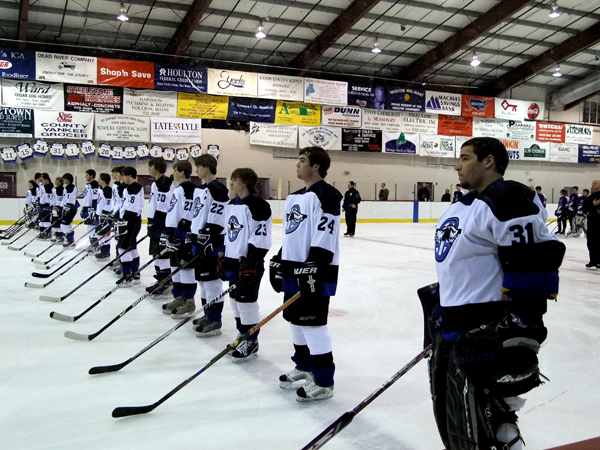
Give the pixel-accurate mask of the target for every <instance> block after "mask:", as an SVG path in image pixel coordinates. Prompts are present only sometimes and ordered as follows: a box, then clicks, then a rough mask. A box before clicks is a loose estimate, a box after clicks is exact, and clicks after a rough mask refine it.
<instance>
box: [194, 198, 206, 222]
mask: <svg viewBox="0 0 600 450" xmlns="http://www.w3.org/2000/svg"><path fill="white" fill-rule="evenodd" d="M202 208H204V203H202V201H201V200H200V197H196V198H195V199H194V217H198V214H200V211H201V210H202Z"/></svg>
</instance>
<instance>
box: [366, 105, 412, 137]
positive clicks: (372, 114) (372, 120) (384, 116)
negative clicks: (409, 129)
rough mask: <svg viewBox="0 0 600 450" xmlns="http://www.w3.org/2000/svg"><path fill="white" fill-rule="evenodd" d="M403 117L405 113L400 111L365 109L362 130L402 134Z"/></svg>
mask: <svg viewBox="0 0 600 450" xmlns="http://www.w3.org/2000/svg"><path fill="white" fill-rule="evenodd" d="M402 116H403V113H401V112H400V111H387V110H383V109H363V110H362V128H363V129H366V130H382V131H390V132H396V131H397V132H400V131H401V130H402Z"/></svg>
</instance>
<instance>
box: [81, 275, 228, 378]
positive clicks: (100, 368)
mask: <svg viewBox="0 0 600 450" xmlns="http://www.w3.org/2000/svg"><path fill="white" fill-rule="evenodd" d="M235 288H236V285H235V284H233V285H231V286H229V288H228V289H226V290H224V291H223V292H221V293H220V294H219V295H218V296H216V297H215V298H213V299H212V300H211V301H210V302H208V303H206V304H205V305H204V306H203V307H202V308H200V309H199V310H198V311H196V312H195V313H193V314H192V315H190V316H189V317H186V318H185V319H183V320H182V321H181V322H179V323H178V324H177V325H175V326H174V327H173V328H171V329H170V330H169V331H167V332H166V333H164V334H162V335H161V336H160V337H158V338H156V339H155V340H154V341H152V342H151V343H150V344H148V345H147V346H146V347H144V348H143V349H142V350H140V351H139V352H137V353H136V354H135V355H133V356H132V357H131V358H129V359H128V360H127V361H124V362H122V363H120V364H115V365H112V366H97V367H92V368H91V369H90V370H89V371H88V373H89V374H90V375H96V374H99V373H108V372H116V371H118V370H121V369H122V368H123V367H125V366H126V365H128V364H129V363H131V362H133V361H135V360H136V359H137V358H139V357H140V356H142V355H143V354H144V353H146V352H147V351H148V350H150V349H151V348H152V347H154V346H155V345H156V344H158V343H159V342H161V341H163V340H165V339H166V338H168V337H169V336H170V335H171V334H173V333H174V332H175V331H177V330H178V329H180V328H181V327H182V326H184V325H185V324H186V323H188V322H190V321H191V320H192V319H193V318H194V317H196V316H197V315H198V314H199V313H201V312H203V311H204V310H206V308H208V307H209V306H212V305H214V304H215V303H217V301H219V300H220V299H222V298H223V297H225V296H226V295H227V294H229V293H230V292H231V291H233V290H234V289H235Z"/></svg>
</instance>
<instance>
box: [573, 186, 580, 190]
mask: <svg viewBox="0 0 600 450" xmlns="http://www.w3.org/2000/svg"><path fill="white" fill-rule="evenodd" d="M571 189H574V190H576V191H578V190H579V186H573V187H572V188H571Z"/></svg>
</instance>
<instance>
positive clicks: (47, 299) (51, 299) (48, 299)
mask: <svg viewBox="0 0 600 450" xmlns="http://www.w3.org/2000/svg"><path fill="white" fill-rule="evenodd" d="M147 237H148V235H146V236H144V237H143V238H141V239H140V240H138V241H137V242H136V243H135V244H133V245H131V246H130V247H129V248H128V249H127V250H125V251H124V252H123V254H121V255H119V256H117V257H116V258H113V259H111V260H110V261H109V262H107V263H106V264H105V265H104V266H102V267H101V268H100V270H98V271H97V272H96V273H95V274H93V275H91V276H89V277H88V278H87V279H86V280H84V281H83V282H82V283H81V284H79V285H78V286H77V287H75V288H73V289H72V290H71V291H70V292H68V293H67V294H65V295H63V296H62V297H49V296H46V295H42V296H41V297H40V300H41V301H43V302H62V301H63V300H64V299H66V298H67V297H69V296H71V294H73V292H75V291H77V290H79V288H81V287H82V286H84V285H85V284H87V283H89V282H90V281H91V280H92V279H93V278H95V277H96V276H97V275H98V274H100V272H102V271H104V270H105V269H106V268H107V267H110V266H111V264H112V263H114V262H115V261H116V260H117V259H119V258H120V257H121V256H123V255H124V254H125V253H129V252H130V251H131V250H133V248H134V247H135V246H136V245H137V244H139V243H140V242H142V241H143V240H144V239H146V238H147ZM155 259H156V258H155ZM153 261H154V260H153Z"/></svg>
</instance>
